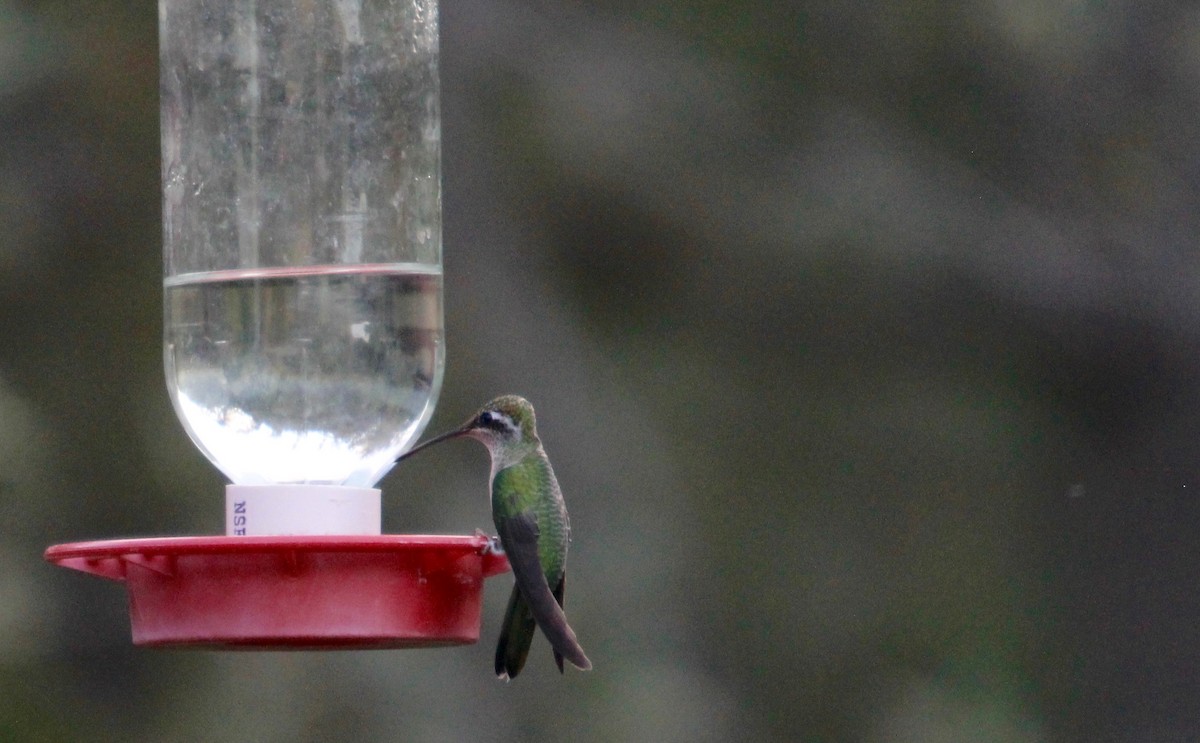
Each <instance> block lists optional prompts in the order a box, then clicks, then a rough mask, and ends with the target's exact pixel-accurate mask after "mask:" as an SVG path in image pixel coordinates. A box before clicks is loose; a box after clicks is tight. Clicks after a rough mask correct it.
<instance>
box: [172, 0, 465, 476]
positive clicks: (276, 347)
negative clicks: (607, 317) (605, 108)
mask: <svg viewBox="0 0 1200 743" xmlns="http://www.w3.org/2000/svg"><path fill="white" fill-rule="evenodd" d="M159 20H160V45H161V57H162V58H161V106H162V154H163V163H162V167H163V238H164V266H165V272H164V291H165V294H166V299H165V332H164V356H165V361H166V372H167V386H168V389H169V391H170V394H171V398H172V400H173V402H174V404H175V408H176V411H177V413H178V414H179V416H180V418H181V420H182V421H183V423H184V426H185V427H186V428H187V430H188V432H189V434H190V435H191V436H192V438H193V440H194V441H195V442H196V443H197V445H198V446H199V447H200V448H201V449H202V450H203V451H204V452H205V453H206V454H207V455H208V456H209V458H210V459H212V461H213V462H214V463H215V464H216V465H217V466H218V467H219V468H220V469H221V470H222V471H224V472H225V474H226V475H228V476H229V477H230V478H231V479H232V480H233V481H234V482H235V483H238V484H256V483H269V482H279V483H325V484H346V485H356V486H367V485H372V484H374V482H375V481H376V480H377V479H378V478H379V477H381V476H382V474H383V473H384V472H386V470H387V469H388V467H389V466H390V465H389V463H390V462H391V461H392V460H393V459H394V458H395V457H396V456H397V455H398V454H399V453H400V452H401V451H403V450H404V448H405V447H407V446H408V445H409V444H410V443H411V442H412V441H413V440H415V439H416V437H417V436H419V435H420V433H421V430H422V429H423V428H424V426H425V423H426V422H427V420H428V418H429V416H430V415H431V413H432V409H433V405H434V403H435V402H436V400H437V395H438V392H439V390H440V387H441V380H442V369H443V365H444V341H443V336H442V299H441V292H442V283H441V262H442V253H441V203H440V202H441V191H440V188H441V185H440V113H439V103H438V84H437V53H438V48H437V5H436V2H433V1H430V0H160V3H159Z"/></svg>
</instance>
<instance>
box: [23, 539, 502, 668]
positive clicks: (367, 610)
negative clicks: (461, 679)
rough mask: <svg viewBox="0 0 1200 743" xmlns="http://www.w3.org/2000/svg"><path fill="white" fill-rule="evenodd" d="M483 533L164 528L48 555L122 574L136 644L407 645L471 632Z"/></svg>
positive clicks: (485, 553)
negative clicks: (207, 532) (181, 531)
mask: <svg viewBox="0 0 1200 743" xmlns="http://www.w3.org/2000/svg"><path fill="white" fill-rule="evenodd" d="M488 546H489V539H488V538H487V537H486V536H484V535H483V534H477V535H475V536H456V535H401V534H394V535H383V536H303V537H223V536H222V537H161V538H144V539H116V540H109V541H102V542H76V543H72V544H58V545H54V546H53V547H50V548H49V549H47V550H46V554H45V557H46V560H48V561H49V562H52V563H54V564H56V565H60V566H62V567H65V568H70V569H72V570H79V571H82V572H85V573H91V574H92V575H97V576H100V577H102V578H108V579H110V580H116V581H121V582H123V583H125V586H126V589H127V590H128V593H129V619H130V626H131V629H132V632H133V642H134V644H135V645H142V646H149V647H180V646H199V647H213V648H284V649H287V648H293V649H318V648H327V649H333V648H345V649H366V648H416V647H435V646H442V645H463V644H468V643H473V642H476V641H478V639H479V624H480V609H481V606H482V588H483V581H484V579H485V578H489V577H491V576H494V575H498V574H500V573H503V572H505V571H507V570H508V561H507V560H506V559H505V558H504V556H503V555H496V554H493V553H492V552H490V551H489V550H488Z"/></svg>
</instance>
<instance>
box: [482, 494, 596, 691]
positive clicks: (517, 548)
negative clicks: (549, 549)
mask: <svg viewBox="0 0 1200 743" xmlns="http://www.w3.org/2000/svg"><path fill="white" fill-rule="evenodd" d="M496 529H497V530H498V531H499V532H500V542H501V544H503V545H504V552H505V554H506V555H507V556H508V563H509V565H510V566H511V567H512V571H513V576H514V577H515V578H516V581H517V586H516V587H517V588H518V589H519V590H520V592H521V596H522V598H524V600H525V603H526V604H528V606H529V611H530V613H531V614H532V615H533V618H534V620H535V621H536V622H537V624H538V626H539V627H541V628H542V632H543V633H544V634H545V635H546V639H548V640H549V641H550V645H551V646H552V647H553V648H554V650H555V652H557V653H560V654H561V655H562V656H563V657H564V658H566V659H567V660H569V661H571V663H572V664H573V665H574V666H575V667H576V668H579V669H581V670H584V671H587V670H590V669H591V667H592V662H591V661H590V660H588V658H587V655H585V654H584V652H583V648H582V647H581V646H580V644H579V640H577V639H576V638H575V632H574V630H572V629H571V625H569V624H567V615H566V614H564V613H563V610H562V607H561V606H559V605H558V601H557V600H556V599H555V596H554V593H553V592H551V590H550V584H549V583H547V582H546V574H545V573H543V572H542V563H541V561H540V560H539V559H538V525H537V520H536V519H535V518H534V517H533V514H532V513H529V512H527V511H526V512H523V513H518V514H516V515H514V516H507V517H504V518H499V519H496Z"/></svg>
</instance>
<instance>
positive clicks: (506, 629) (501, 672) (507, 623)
mask: <svg viewBox="0 0 1200 743" xmlns="http://www.w3.org/2000/svg"><path fill="white" fill-rule="evenodd" d="M536 627H537V625H536V624H535V623H534V621H533V614H532V613H531V612H530V611H529V604H527V603H525V599H523V598H522V597H521V590H520V589H519V588H517V587H516V586H513V590H512V594H510V595H509V597H508V609H507V610H506V611H505V612H504V624H503V625H501V627H500V639H499V640H498V641H497V642H496V675H497V676H498V677H500V678H502V679H504V680H506V681H507V680H509V679H514V678H516V677H517V674H518V673H520V672H521V669H522V668H524V667H525V658H526V657H528V655H529V646H530V645H531V644H532V643H533V634H534V630H535V628H536Z"/></svg>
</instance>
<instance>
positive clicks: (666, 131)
mask: <svg viewBox="0 0 1200 743" xmlns="http://www.w3.org/2000/svg"><path fill="white" fill-rule="evenodd" d="M441 16H442V84H443V114H444V119H443V147H444V206H445V270H446V307H447V316H446V320H447V332H448V343H449V357H448V359H449V361H448V369H447V375H446V383H445V387H444V390H443V393H442V397H441V402H440V404H439V408H438V412H437V414H436V416H435V418H434V420H433V422H432V423H431V425H430V428H429V431H431V432H434V431H439V430H443V429H445V428H447V427H448V426H450V425H453V424H456V423H458V422H459V421H461V420H462V419H463V418H464V417H465V416H466V415H467V414H468V413H469V412H470V411H472V410H473V409H474V408H475V407H476V406H477V405H479V404H480V403H482V402H483V401H484V400H486V399H488V398H489V397H491V396H493V395H494V394H498V393H502V392H518V393H521V394H524V395H526V396H528V397H529V398H530V399H532V400H533V401H534V403H535V404H536V405H537V407H538V411H539V422H540V428H541V433H542V437H543V440H544V442H545V444H546V447H547V449H548V451H549V452H550V455H551V457H552V458H553V459H554V462H555V465H556V468H557V470H558V474H559V478H560V480H561V482H562V485H563V489H564V491H565V493H566V496H567V500H568V504H569V505H570V508H571V514H572V521H573V525H574V527H575V540H574V544H573V548H572V569H571V572H572V577H571V581H570V582H571V596H570V600H569V606H570V609H571V619H572V623H573V625H574V626H575V628H576V630H577V631H578V633H579V636H580V638H581V640H582V641H583V644H584V646H585V647H586V648H587V650H588V653H589V655H590V656H591V658H592V660H593V661H594V662H595V665H596V670H595V671H594V672H593V673H589V674H580V673H573V672H570V671H568V673H567V674H566V676H565V677H559V675H558V673H557V672H556V671H555V670H554V667H553V663H552V662H551V658H550V651H549V648H548V646H547V644H546V643H545V641H544V639H542V638H538V639H537V640H536V643H535V646H534V649H533V655H532V657H531V660H530V665H529V667H528V668H527V670H526V671H525V673H524V674H523V675H522V676H521V677H520V678H519V679H518V680H517V681H515V682H514V683H511V684H508V685H505V684H502V683H499V682H497V681H496V680H495V679H494V677H493V676H492V673H491V654H492V645H493V642H494V639H495V633H496V630H497V624H498V621H499V616H500V614H501V612H502V611H503V603H504V600H505V598H506V595H507V591H508V585H509V582H508V579H507V578H504V579H498V580H493V581H490V582H489V584H488V589H487V596H486V603H485V607H484V629H483V636H482V639H481V642H480V644H479V645H476V646H470V647H465V648H456V649H450V650H426V651H407V652H344V653H223V652H191V651H153V650H142V649H137V648H134V647H133V646H132V645H131V644H130V639H129V626H128V616H127V613H126V607H125V603H124V602H125V599H124V593H123V591H122V590H121V589H120V587H119V586H116V585H114V584H111V583H108V582H104V581H100V580H97V579H94V578H90V577H86V576H83V575H80V574H77V573H71V572H68V571H65V570H61V569H57V568H53V567H50V566H49V565H47V564H45V563H44V562H43V561H42V559H41V552H42V550H43V549H44V548H45V547H46V546H47V545H50V544H53V543H58V542H70V541H80V540H84V539H92V538H115V537H121V536H149V535H183V534H216V533H219V532H220V531H221V529H222V494H221V487H222V482H223V481H222V479H221V478H220V477H219V475H218V474H217V472H216V470H215V469H214V468H213V467H211V466H210V465H209V464H208V463H207V462H206V461H205V460H204V459H203V457H202V456H201V455H200V454H199V453H198V452H197V450H196V449H195V448H194V447H193V446H192V445H191V444H190V442H189V441H188V440H187V438H186V435H185V434H184V432H183V429H182V427H181V426H180V425H179V424H178V422H177V421H176V419H175V415H174V413H173V412H172V410H171V407H170V403H169V401H168V398H167V394H166V390H165V385H164V381H163V373H162V368H161V365H162V361H161V358H162V354H161V334H162V329H161V313H162V309H161V302H162V295H161V288H160V286H161V283H160V279H161V232H160V224H159V199H160V192H159V149H158V147H159V144H158V109H157V85H158V77H157V75H158V71H157V49H156V30H157V16H156V10H155V7H154V5H153V3H145V2H121V1H118V0H88V2H81V1H79V0H75V1H70V0H58V1H55V0H40V1H34V0H27V1H20V0H0V529H2V532H0V533H2V538H0V738H2V739H5V740H30V741H38V740H50V741H52V740H62V741H74V740H121V741H207V740H255V741H297V740H300V741H320V740H383V739H389V740H413V741H448V740H460V741H465V740H471V741H475V742H476V743H482V742H483V741H493V740H495V741H510V740H527V741H538V740H547V741H550V740H566V739H570V740H574V741H614V740H629V741H685V740H686V741H698V740H699V741H704V740H713V741H730V740H762V741H771V740H779V741H868V742H874V741H921V742H933V743H937V742H941V741H995V742H998V743H1000V742H1005V743H1007V742H1013V743H1018V742H1019V743H1026V742H1034V741H1166V740H1170V741H1181V740H1195V739H1200V711H1198V710H1200V708H1198V707H1197V705H1196V699H1197V698H1198V697H1200V674H1198V673H1197V665H1198V664H1200V641H1198V638H1197V622H1196V617H1197V613H1198V610H1200V599H1198V597H1200V591H1198V586H1197V578H1198V577H1200V576H1198V574H1200V567H1198V566H1200V560H1198V557H1200V504H1198V503H1197V498H1196V491H1197V490H1198V489H1200V477H1198V470H1197V464H1198V462H1200V459H1198V454H1200V451H1198V450H1200V439H1198V437H1197V433H1198V429H1200V418H1198V416H1197V412H1198V411H1200V395H1198V393H1200V344H1198V326H1197V321H1198V320H1200V270H1198V269H1200V254H1198V252H1197V250H1196V234H1197V232H1198V227H1200V210H1197V208H1196V206H1197V204H1200V181H1198V175H1200V125H1198V123H1197V122H1198V120H1200V116H1198V112H1200V12H1197V11H1196V9H1195V8H1194V7H1193V6H1192V5H1190V4H1187V3H1180V2H1156V3H1135V2H1108V3H1104V2H1083V1H1075V2H1072V1H1070V0H1062V1H1059V2H1055V1H1053V0H975V1H973V2H966V3H941V2H920V1H918V0H910V1H907V2H895V3H849V2H834V3H803V2H780V1H779V0H746V1H744V2H717V1H716V0H644V1H643V2H638V3H630V2H619V1H614V0H594V1H593V2H589V3H586V4H584V3H577V2H571V1H570V0H559V1H558V2H554V3H551V2H549V0H547V1H546V2H544V3H542V2H534V0H527V1H525V2H514V1H512V0H488V1H486V2H483V1H480V0H454V1H453V2H446V3H445V4H444V5H443V7H442V11H441ZM486 473H487V465H486V457H485V455H484V453H483V452H482V450H480V449H479V447H477V446H474V445H468V444H462V445H457V446H447V447H445V448H443V449H441V450H440V452H439V453H438V454H436V455H435V454H430V455H426V456H424V457H421V458H419V459H418V460H415V461H414V462H413V464H412V465H411V466H410V467H405V468H402V470H401V471H398V472H394V473H392V474H391V475H389V476H388V478H386V479H385V480H384V482H383V487H384V492H385V510H386V517H385V528H386V529H387V530H388V531H395V532H450V533H471V532H472V531H473V530H474V529H475V528H476V527H477V526H488V525H489V522H490V517H489V514H488V510H487V499H486V479H487V475H486Z"/></svg>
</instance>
